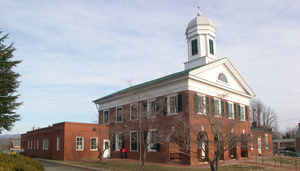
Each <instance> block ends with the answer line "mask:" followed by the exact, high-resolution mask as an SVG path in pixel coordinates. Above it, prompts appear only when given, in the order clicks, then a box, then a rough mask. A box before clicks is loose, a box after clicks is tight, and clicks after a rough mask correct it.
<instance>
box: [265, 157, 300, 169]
mask: <svg viewBox="0 0 300 171" xmlns="http://www.w3.org/2000/svg"><path fill="white" fill-rule="evenodd" d="M296 160H297V161H296ZM266 161H268V162H271V163H272V164H274V163H275V162H276V164H279V163H280V164H286V165H291V166H295V165H296V164H297V165H298V166H299V167H300V159H296V158H292V157H285V156H283V157H279V156H278V157H274V158H268V159H266Z"/></svg>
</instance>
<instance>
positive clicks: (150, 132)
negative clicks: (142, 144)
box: [147, 129, 158, 152]
mask: <svg viewBox="0 0 300 171" xmlns="http://www.w3.org/2000/svg"><path fill="white" fill-rule="evenodd" d="M155 131H158V130H157V129H148V135H147V144H148V147H147V149H148V152H157V150H153V149H151V144H150V141H151V138H152V132H155Z"/></svg>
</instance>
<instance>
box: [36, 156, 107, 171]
mask: <svg viewBox="0 0 300 171" xmlns="http://www.w3.org/2000/svg"><path fill="white" fill-rule="evenodd" d="M35 160H38V161H43V162H48V163H53V164H61V165H65V166H71V167H75V168H79V169H88V170H93V171H104V170H103V169H99V168H95V167H88V166H83V165H78V164H72V163H69V162H65V161H59V160H50V159H43V158H35Z"/></svg>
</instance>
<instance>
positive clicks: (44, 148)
mask: <svg viewBox="0 0 300 171" xmlns="http://www.w3.org/2000/svg"><path fill="white" fill-rule="evenodd" d="M46 142H47V147H46ZM43 150H44V151H46V150H49V140H48V139H43Z"/></svg>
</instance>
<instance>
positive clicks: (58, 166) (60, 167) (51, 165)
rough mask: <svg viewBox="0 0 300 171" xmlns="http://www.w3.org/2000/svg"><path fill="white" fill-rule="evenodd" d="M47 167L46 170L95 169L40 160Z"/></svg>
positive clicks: (81, 170)
mask: <svg viewBox="0 0 300 171" xmlns="http://www.w3.org/2000/svg"><path fill="white" fill-rule="evenodd" d="M40 163H41V164H42V165H44V167H45V171H93V170H89V169H80V168H76V167H71V166H66V165H62V164H58V163H49V162H45V161H40Z"/></svg>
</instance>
